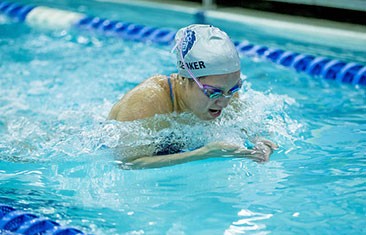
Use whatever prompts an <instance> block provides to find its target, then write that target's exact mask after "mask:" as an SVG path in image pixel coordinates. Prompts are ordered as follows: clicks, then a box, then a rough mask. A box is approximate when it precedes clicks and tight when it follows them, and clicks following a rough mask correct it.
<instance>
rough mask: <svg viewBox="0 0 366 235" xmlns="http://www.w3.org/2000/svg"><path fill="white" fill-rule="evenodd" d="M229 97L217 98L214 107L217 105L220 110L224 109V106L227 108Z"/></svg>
mask: <svg viewBox="0 0 366 235" xmlns="http://www.w3.org/2000/svg"><path fill="white" fill-rule="evenodd" d="M230 99H231V97H227V96H221V97H220V98H218V99H217V100H216V102H215V103H216V105H218V106H219V107H221V108H226V106H228V104H229V101H230Z"/></svg>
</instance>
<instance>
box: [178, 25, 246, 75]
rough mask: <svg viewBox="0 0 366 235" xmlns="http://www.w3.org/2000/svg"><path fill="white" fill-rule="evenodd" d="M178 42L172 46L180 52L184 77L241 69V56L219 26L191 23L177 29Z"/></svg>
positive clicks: (180, 67) (179, 64)
mask: <svg viewBox="0 0 366 235" xmlns="http://www.w3.org/2000/svg"><path fill="white" fill-rule="evenodd" d="M175 42H176V45H175V47H174V48H173V50H174V49H175V51H176V55H177V67H178V73H179V74H180V75H181V76H183V77H187V78H192V75H194V76H195V77H202V76H208V75H217V74H227V73H233V72H236V71H238V70H240V59H239V55H238V52H237V50H236V48H235V46H234V44H233V42H232V41H231V39H230V38H229V36H228V35H227V34H226V33H225V32H223V31H221V30H220V29H218V28H216V27H213V26H211V25H203V24H193V25H190V26H188V27H185V28H182V29H180V30H179V31H178V32H177V34H176V35H175ZM187 68H188V71H187ZM191 74H192V75H191Z"/></svg>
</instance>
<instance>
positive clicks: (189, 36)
mask: <svg viewBox="0 0 366 235" xmlns="http://www.w3.org/2000/svg"><path fill="white" fill-rule="evenodd" d="M185 34H186V35H185V37H184V39H183V41H182V49H181V50H182V54H183V58H184V57H185V56H186V54H187V53H188V52H189V50H191V48H192V46H193V44H194V42H195V41H196V35H195V34H196V33H195V32H194V31H192V30H189V29H188V30H187V31H186V32H185Z"/></svg>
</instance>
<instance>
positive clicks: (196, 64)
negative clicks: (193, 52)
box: [178, 60, 206, 70]
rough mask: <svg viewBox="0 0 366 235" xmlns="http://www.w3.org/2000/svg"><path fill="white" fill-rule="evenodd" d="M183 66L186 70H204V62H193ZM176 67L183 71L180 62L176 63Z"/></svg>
mask: <svg viewBox="0 0 366 235" xmlns="http://www.w3.org/2000/svg"><path fill="white" fill-rule="evenodd" d="M185 65H186V66H187V68H188V69H191V70H195V69H205V68H206V66H205V62H203V61H194V62H185ZM178 66H179V68H181V69H185V66H184V64H183V62H182V61H180V60H179V61H178Z"/></svg>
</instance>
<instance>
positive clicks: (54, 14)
mask: <svg viewBox="0 0 366 235" xmlns="http://www.w3.org/2000/svg"><path fill="white" fill-rule="evenodd" d="M0 13H2V14H5V15H6V16H8V17H10V18H12V19H15V20H18V21H21V22H23V21H24V22H26V23H27V24H28V25H30V26H37V27H42V28H51V29H70V28H77V29H79V30H90V31H94V32H99V33H100V34H104V35H108V36H109V35H110V36H116V37H121V38H123V39H125V40H135V41H149V42H153V43H158V44H163V45H170V44H172V43H173V41H174V36H175V33H176V31H174V30H172V29H166V28H165V29H164V28H156V27H148V26H144V25H140V24H133V23H128V22H120V21H113V20H108V19H103V18H99V17H92V16H87V15H85V14H81V13H76V12H70V11H64V10H58V9H53V8H49V7H43V6H32V5H21V4H18V3H12V2H4V1H1V0H0ZM234 44H235V45H236V48H237V50H238V52H239V53H240V54H243V55H246V56H255V57H260V58H265V59H267V60H270V61H272V62H273V63H276V64H279V65H282V66H284V67H287V68H291V69H294V70H296V71H298V72H304V73H307V74H309V75H311V76H314V77H321V78H324V79H328V80H335V81H338V82H343V83H350V84H353V85H366V66H365V65H362V64H359V63H353V62H344V61H339V60H336V59H330V58H326V57H318V56H314V55H308V54H301V53H297V52H291V51H285V50H282V49H275V48H269V47H266V46H260V45H254V44H251V43H249V42H247V41H244V42H234Z"/></svg>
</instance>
